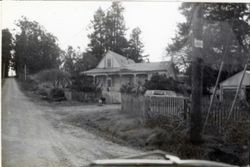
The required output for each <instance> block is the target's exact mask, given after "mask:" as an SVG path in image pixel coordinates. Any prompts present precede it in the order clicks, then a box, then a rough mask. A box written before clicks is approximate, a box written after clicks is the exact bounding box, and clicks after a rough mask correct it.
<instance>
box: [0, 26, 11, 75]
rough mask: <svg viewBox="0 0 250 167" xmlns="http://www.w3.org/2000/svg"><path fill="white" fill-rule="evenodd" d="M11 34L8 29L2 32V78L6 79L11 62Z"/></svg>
mask: <svg viewBox="0 0 250 167" xmlns="http://www.w3.org/2000/svg"><path fill="white" fill-rule="evenodd" d="M12 40H13V39H12V34H11V33H10V31H9V30H8V29H3V30H2V77H8V71H9V68H10V65H11V64H10V61H11V50H12V48H13V43H12Z"/></svg>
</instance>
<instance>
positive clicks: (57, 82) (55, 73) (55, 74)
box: [36, 69, 70, 88]
mask: <svg viewBox="0 0 250 167" xmlns="http://www.w3.org/2000/svg"><path fill="white" fill-rule="evenodd" d="M36 79H37V80H38V81H39V82H47V83H51V85H52V86H53V87H54V88H60V87H62V88H65V87H66V86H67V85H69V84H70V74H69V73H68V72H64V71H61V70H58V69H46V70H43V71H40V72H39V73H37V74H36Z"/></svg>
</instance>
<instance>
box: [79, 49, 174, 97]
mask: <svg viewBox="0 0 250 167" xmlns="http://www.w3.org/2000/svg"><path fill="white" fill-rule="evenodd" d="M154 73H158V74H166V75H167V76H171V77H173V78H175V75H174V69H173V66H172V63H171V62H170V61H164V62H152V63H145V62H144V63H135V62H134V61H133V60H131V59H129V58H126V57H124V56H122V55H120V54H117V53H115V52H112V51H108V52H107V53H106V54H105V55H104V57H103V58H102V60H101V61H100V63H99V64H98V65H97V67H96V68H94V69H91V70H89V71H85V72H82V74H86V75H88V76H91V77H93V80H94V82H95V83H96V84H97V85H98V86H99V87H101V88H102V90H103V92H105V91H106V92H116V93H119V91H120V88H121V86H122V85H123V84H126V83H128V82H130V83H132V84H139V83H141V84H143V83H144V82H145V81H146V80H149V79H150V78H151V76H152V75H153V74H154ZM118 99H119V98H118Z"/></svg>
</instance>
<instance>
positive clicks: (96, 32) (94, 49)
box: [88, 8, 107, 60]
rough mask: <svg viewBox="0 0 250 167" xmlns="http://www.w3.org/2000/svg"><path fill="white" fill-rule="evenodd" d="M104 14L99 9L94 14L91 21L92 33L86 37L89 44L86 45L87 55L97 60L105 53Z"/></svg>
mask: <svg viewBox="0 0 250 167" xmlns="http://www.w3.org/2000/svg"><path fill="white" fill-rule="evenodd" d="M104 21H105V13H104V11H103V10H102V9H101V8H99V9H98V10H97V11H96V13H95V14H94V19H93V20H92V21H91V27H92V28H93V32H92V33H91V34H89V35H88V37H89V39H90V43H89V44H88V47H89V51H88V52H89V53H90V54H91V55H93V56H95V57H96V58H97V59H98V60H100V59H101V58H102V55H103V53H105V52H106V49H107V48H105V46H104V43H105V39H106V37H105V24H104Z"/></svg>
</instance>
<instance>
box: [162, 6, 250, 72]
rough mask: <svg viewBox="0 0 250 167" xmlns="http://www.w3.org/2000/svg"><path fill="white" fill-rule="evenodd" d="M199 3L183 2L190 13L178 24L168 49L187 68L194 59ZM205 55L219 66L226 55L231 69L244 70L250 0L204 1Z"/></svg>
mask: <svg viewBox="0 0 250 167" xmlns="http://www.w3.org/2000/svg"><path fill="white" fill-rule="evenodd" d="M194 6H195V3H183V4H182V6H181V7H180V10H181V11H182V14H183V15H184V16H185V17H186V21H185V22H184V23H180V24H179V25H178V32H177V34H176V37H175V38H174V39H173V43H172V44H170V45H168V47H167V51H168V52H169V53H170V54H172V55H174V56H173V59H174V61H175V62H177V63H179V66H182V67H183V66H184V67H185V68H186V67H187V66H189V65H190V60H191V46H192V41H191V37H192V35H193V32H192V31H191V29H190V28H191V22H192V14H193V12H194ZM202 10H203V11H204V14H203V18H202V19H203V44H204V47H203V59H204V63H205V64H207V65H209V66H211V67H213V68H214V69H219V64H220V62H221V61H222V59H223V60H224V61H225V69H226V70H227V71H229V73H233V72H234V71H235V70H240V69H241V68H242V65H244V61H245V60H246V57H247V50H249V49H250V42H249V37H250V25H249V19H250V18H249V4H245V3H203V4H202Z"/></svg>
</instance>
